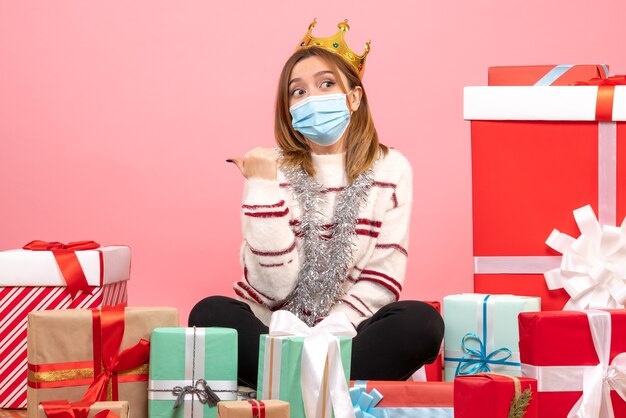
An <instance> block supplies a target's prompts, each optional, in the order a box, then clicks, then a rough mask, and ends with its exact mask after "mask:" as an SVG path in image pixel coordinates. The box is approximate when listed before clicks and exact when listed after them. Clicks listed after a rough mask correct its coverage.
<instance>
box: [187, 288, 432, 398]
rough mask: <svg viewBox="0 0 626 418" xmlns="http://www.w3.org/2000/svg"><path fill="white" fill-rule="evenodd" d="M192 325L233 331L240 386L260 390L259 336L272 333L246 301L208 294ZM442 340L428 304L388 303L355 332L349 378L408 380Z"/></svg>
mask: <svg viewBox="0 0 626 418" xmlns="http://www.w3.org/2000/svg"><path fill="white" fill-rule="evenodd" d="M189 326H196V327H226V328H235V329H236V330H237V332H238V338H239V345H238V349H239V366H238V367H239V384H241V385H244V386H249V387H252V388H256V386H257V385H256V383H257V369H258V364H259V336H260V335H261V334H267V333H268V331H269V330H268V327H267V326H265V325H264V324H263V323H262V322H261V321H260V320H259V319H258V318H257V317H256V316H254V314H253V313H252V310H251V309H250V307H249V306H248V305H247V304H246V303H244V302H240V301H237V300H235V299H231V298H227V297H224V296H209V297H208V298H206V299H203V300H201V301H200V302H198V303H197V304H196V306H194V307H193V309H192V310H191V313H190V314H189ZM442 339H443V319H442V318H441V315H439V313H438V312H437V311H436V310H435V309H434V308H433V307H432V306H430V305H429V304H427V303H424V302H417V301H410V300H405V301H400V302H395V303H391V304H389V305H386V306H384V307H382V308H381V309H380V310H379V311H378V312H376V313H375V314H374V316H372V317H371V318H369V319H367V320H365V321H363V322H361V323H360V324H359V326H358V328H357V336H356V337H354V339H353V340H352V368H351V370H352V371H351V379H355V380H356V379H359V380H406V379H408V378H409V377H410V376H411V375H412V374H413V373H414V372H415V371H416V370H417V369H419V368H420V367H421V366H422V365H424V364H426V363H432V362H433V361H434V360H435V359H436V358H437V354H438V353H439V348H440V346H441V341H442Z"/></svg>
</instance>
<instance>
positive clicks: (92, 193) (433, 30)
mask: <svg viewBox="0 0 626 418" xmlns="http://www.w3.org/2000/svg"><path fill="white" fill-rule="evenodd" d="M593 4H594V3H592V2H590V1H585V2H583V1H577V0H575V1H571V0H567V1H566V0H558V1H549V2H547V1H545V0H527V1H524V2H514V1H505V0H497V1H496V0H479V1H471V2H470V1H457V2H452V3H451V2H438V1H431V2H415V1H411V0H403V1H394V2H382V3H381V2H380V1H371V0H368V1H363V0H360V1H349V2H348V1H346V2H338V1H336V0H335V1H317V2H295V1H290V2H287V1H284V2H281V1H267V0H265V1H252V0H250V1H227V2H211V1H184V2H171V1H161V0H159V1H155V0H150V1H132V2H128V1H107V2H85V1H55V2H48V1H31V2H19V1H2V2H0V199H1V200H0V211H1V212H0V214H1V216H0V248H2V249H9V248H16V247H20V246H22V245H23V244H25V243H27V242H29V241H31V240H33V239H44V240H50V241H53V240H58V241H64V242H66V241H75V240H82V239H94V240H96V241H98V242H100V243H102V244H120V243H123V244H129V245H131V246H132V249H133V266H132V280H131V285H130V303H131V304H133V305H170V306H176V307H178V308H179V309H180V310H181V322H182V323H186V318H187V314H188V312H189V310H190V309H191V307H192V306H193V304H194V303H195V302H196V301H198V300H199V299H200V298H202V297H204V296H207V295H210V294H223V295H230V296H233V292H232V290H231V285H232V282H233V281H236V280H238V279H239V277H240V275H241V270H240V266H239V259H238V257H239V246H240V242H241V232H240V223H239V222H240V221H239V208H240V198H241V192H242V177H241V175H240V174H239V172H238V171H237V169H236V167H234V166H232V165H229V164H227V163H226V162H225V161H224V160H225V159H226V158H228V157H229V156H234V155H242V154H243V153H244V152H245V151H247V150H248V149H250V148H252V147H254V146H257V145H261V146H272V145H273V131H272V127H273V102H274V93H275V87H276V81H277V79H278V74H279V71H280V69H281V67H282V64H283V63H284V61H285V60H286V58H287V57H288V56H289V54H290V53H291V52H292V49H293V47H294V46H295V45H296V44H297V42H298V41H299V40H300V39H301V37H302V36H303V35H304V33H305V31H306V28H307V26H308V24H309V23H310V21H311V20H312V18H313V17H317V18H318V25H317V27H316V29H315V34H317V35H319V36H329V35H331V34H333V33H335V31H336V24H337V23H338V22H339V21H340V20H342V19H344V18H346V17H347V18H349V19H350V24H351V25H352V29H351V31H350V32H349V33H348V36H347V41H348V43H349V44H350V45H352V48H353V49H354V50H356V51H357V52H359V53H360V52H361V51H362V46H363V44H364V42H365V41H366V40H367V39H370V38H371V39H372V52H371V54H370V56H369V60H368V66H367V70H366V72H365V77H364V84H365V88H366V90H367V93H368V95H369V97H370V100H371V103H372V111H373V115H374V118H375V121H376V126H377V129H378V131H379V134H380V137H381V140H382V142H383V143H385V144H387V145H390V146H393V147H395V148H398V149H400V150H401V151H402V152H403V153H404V154H405V155H406V156H407V157H408V158H409V160H410V161H411V162H412V164H413V168H414V174H415V184H414V187H415V203H414V208H413V218H412V224H411V239H410V250H409V252H410V262H409V267H408V272H407V280H406V285H405V290H404V293H403V298H405V299H407V298H415V299H422V300H438V299H440V298H441V297H443V296H445V295H446V294H450V293H457V292H463V291H471V288H472V285H471V283H472V278H471V272H472V254H471V249H472V240H471V191H470V135H469V123H468V122H465V121H463V118H462V95H463V86H467V85H482V84H486V80H487V67H488V66H490V65H507V64H509V65H512V64H559V63H565V64H567V63H607V64H610V65H611V70H612V73H614V74H619V73H624V72H625V71H626V56H625V55H624V53H623V48H622V46H621V43H622V41H623V39H624V38H625V37H626V27H625V26H624V25H623V23H622V22H621V20H622V19H623V16H626V3H625V2H623V1H618V0H614V1H607V2H603V3H602V5H601V6H598V7H593ZM385 6H388V7H385Z"/></svg>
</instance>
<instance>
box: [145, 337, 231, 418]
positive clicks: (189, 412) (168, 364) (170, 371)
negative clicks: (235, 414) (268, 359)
mask: <svg viewBox="0 0 626 418" xmlns="http://www.w3.org/2000/svg"><path fill="white" fill-rule="evenodd" d="M148 399H149V401H148V403H149V405H148V409H149V414H150V417H151V418H157V417H158V418H170V417H181V418H182V417H186V418H203V417H204V418H208V417H215V416H216V414H217V408H216V407H217V402H218V401H220V400H229V401H233V400H237V331H236V330H234V329H230V328H196V327H193V328H157V329H155V330H154V331H153V332H152V339H151V342H150V382H149V384H148Z"/></svg>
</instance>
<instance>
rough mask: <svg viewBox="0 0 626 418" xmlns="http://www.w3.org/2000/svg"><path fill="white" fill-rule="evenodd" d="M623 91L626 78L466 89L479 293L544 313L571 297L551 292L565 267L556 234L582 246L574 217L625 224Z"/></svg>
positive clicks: (564, 292) (625, 95)
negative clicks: (534, 300) (519, 301)
mask: <svg viewBox="0 0 626 418" xmlns="http://www.w3.org/2000/svg"><path fill="white" fill-rule="evenodd" d="M620 83H626V77H609V78H606V79H596V80H592V81H590V82H589V83H588V84H599V85H578V86H556V87H554V86H549V87H523V86H522V87H520V86H512V87H511V86H501V87H498V86H496V87H466V88H465V93H464V115H465V119H468V120H471V121H472V122H471V125H472V128H471V129H472V196H473V203H472V207H473V234H474V273H475V274H474V291H476V292H478V293H507V294H516V295H528V296H540V297H541V302H542V310H560V309H562V308H563V307H564V306H565V304H566V303H567V302H568V300H569V299H570V294H568V291H567V289H561V288H553V289H550V288H549V287H548V284H547V283H546V280H545V278H544V273H545V272H547V271H550V270H553V269H555V268H559V267H560V266H562V265H563V263H564V262H566V261H567V258H563V257H561V256H560V255H559V254H558V252H557V251H555V250H554V249H552V248H550V247H549V246H548V245H546V244H545V241H546V239H547V238H548V237H549V236H550V233H551V231H552V230H553V229H558V230H559V231H562V232H563V233H565V234H569V235H571V236H575V235H576V234H577V233H578V229H577V225H576V222H575V221H574V218H572V216H571V214H572V211H573V210H575V209H577V208H580V207H583V206H585V205H587V204H590V205H591V206H592V208H593V209H594V210H595V212H596V213H598V217H599V223H600V224H601V225H617V224H618V221H621V220H622V219H624V217H625V216H626V170H618V169H617V167H619V166H622V165H624V161H626V146H625V144H624V141H625V140H626V139H625V137H626V124H624V121H626V86H624V85H619V84H620ZM599 282H602V280H601V279H599ZM600 285H601V286H604V285H603V284H602V283H600ZM569 290H572V289H569ZM609 290H611V289H609V288H607V287H606V286H604V290H603V291H609Z"/></svg>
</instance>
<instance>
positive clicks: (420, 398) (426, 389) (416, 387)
mask: <svg viewBox="0 0 626 418" xmlns="http://www.w3.org/2000/svg"><path fill="white" fill-rule="evenodd" d="M362 383H365V384H366V392H368V393H369V392H370V391H371V390H372V389H376V390H378V391H379V392H380V393H381V394H382V395H383V398H382V400H381V401H380V402H379V403H378V404H377V405H376V407H377V408H416V407H441V408H452V406H453V405H454V395H453V387H454V386H453V383H452V382H396V381H386V380H368V381H366V382H361V381H352V382H350V386H357V385H358V384H362Z"/></svg>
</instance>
